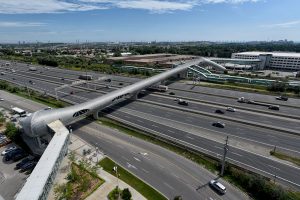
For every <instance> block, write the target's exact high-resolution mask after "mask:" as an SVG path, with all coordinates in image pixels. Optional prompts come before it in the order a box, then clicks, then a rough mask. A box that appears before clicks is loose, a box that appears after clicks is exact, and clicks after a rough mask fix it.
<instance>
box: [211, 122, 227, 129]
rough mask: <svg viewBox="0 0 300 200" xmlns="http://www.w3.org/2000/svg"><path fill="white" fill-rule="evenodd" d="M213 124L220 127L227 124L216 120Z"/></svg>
mask: <svg viewBox="0 0 300 200" xmlns="http://www.w3.org/2000/svg"><path fill="white" fill-rule="evenodd" d="M212 125H213V126H215V127H218V128H225V124H224V123H221V122H214V123H212Z"/></svg>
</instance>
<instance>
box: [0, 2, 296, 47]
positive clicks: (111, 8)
mask: <svg viewBox="0 0 300 200" xmlns="http://www.w3.org/2000/svg"><path fill="white" fill-rule="evenodd" d="M299 9H300V0H0V43H11V42H14V43H15V42H18V41H21V42H23V41H25V42H76V41H79V42H86V41H88V42H149V41H221V42H222V41H226V42H229V41H271V40H282V39H287V40H293V41H300V11H299Z"/></svg>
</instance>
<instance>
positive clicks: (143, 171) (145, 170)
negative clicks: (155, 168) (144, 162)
mask: <svg viewBox="0 0 300 200" xmlns="http://www.w3.org/2000/svg"><path fill="white" fill-rule="evenodd" d="M141 170H142V171H143V172H145V173H147V174H149V171H147V170H145V169H143V168H141Z"/></svg>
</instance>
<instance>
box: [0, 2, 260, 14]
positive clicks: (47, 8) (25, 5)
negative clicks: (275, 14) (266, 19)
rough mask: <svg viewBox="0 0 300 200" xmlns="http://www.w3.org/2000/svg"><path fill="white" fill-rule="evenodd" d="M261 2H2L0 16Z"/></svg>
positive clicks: (170, 8) (179, 7) (165, 8)
mask: <svg viewBox="0 0 300 200" xmlns="http://www.w3.org/2000/svg"><path fill="white" fill-rule="evenodd" d="M257 1H259V0H0V14H1V13H2V14H29V13H30V14H40V13H61V12H75V11H89V10H102V9H109V8H121V9H142V10H149V11H151V12H158V13H164V12H173V11H179V10H183V11H186V10H191V9H192V8H194V7H195V6H197V5H201V4H216V3H228V4H238V3H246V2H257Z"/></svg>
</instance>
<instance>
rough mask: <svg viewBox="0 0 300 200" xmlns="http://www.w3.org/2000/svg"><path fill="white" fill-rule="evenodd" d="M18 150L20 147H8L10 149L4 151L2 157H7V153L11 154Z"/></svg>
mask: <svg viewBox="0 0 300 200" xmlns="http://www.w3.org/2000/svg"><path fill="white" fill-rule="evenodd" d="M17 148H18V147H16V146H11V147H8V148H7V149H5V150H4V151H2V153H1V156H5V154H7V153H8V152H10V151H13V150H16V149H17Z"/></svg>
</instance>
